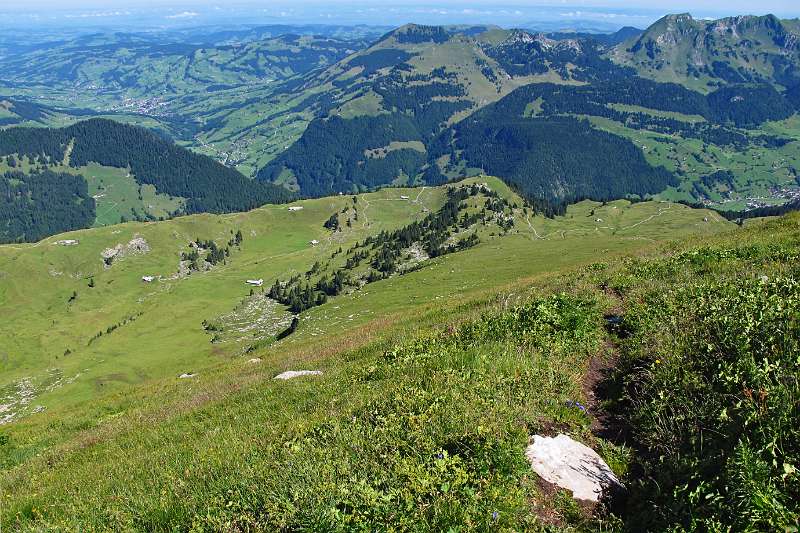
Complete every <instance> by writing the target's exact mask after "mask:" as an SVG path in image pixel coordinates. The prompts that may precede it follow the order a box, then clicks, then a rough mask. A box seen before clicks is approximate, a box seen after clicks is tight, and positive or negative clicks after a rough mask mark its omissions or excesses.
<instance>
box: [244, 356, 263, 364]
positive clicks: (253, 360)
mask: <svg viewBox="0 0 800 533" xmlns="http://www.w3.org/2000/svg"><path fill="white" fill-rule="evenodd" d="M247 362H248V363H260V362H261V359H260V358H258V357H254V358H252V359H250V360H249V361H247Z"/></svg>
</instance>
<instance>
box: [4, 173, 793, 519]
mask: <svg viewBox="0 0 800 533" xmlns="http://www.w3.org/2000/svg"><path fill="white" fill-rule="evenodd" d="M481 183H483V184H486V185H488V187H489V189H490V190H494V191H496V192H497V194H498V198H502V199H504V200H505V201H507V202H509V204H514V203H516V204H517V205H519V204H520V202H521V200H520V199H519V198H518V197H515V196H513V194H511V193H510V191H508V190H507V189H505V188H503V185H502V183H501V182H499V181H498V180H494V179H489V178H485V179H482V180H472V181H471V182H470V184H469V186H475V185H477V184H481ZM481 189H482V191H483V192H481V193H477V194H476V195H475V196H472V195H470V196H471V198H472V199H473V200H474V199H478V198H480V199H481V201H484V200H489V199H491V198H490V197H488V196H486V197H483V196H481V195H483V194H484V193H485V192H486V189H485V187H481ZM446 194H447V193H446V192H445V191H444V190H431V189H417V190H409V189H400V190H392V189H384V190H382V191H380V192H377V193H370V194H365V195H359V196H358V197H357V200H353V198H352V197H338V196H337V197H330V198H324V199H318V200H308V201H304V202H302V203H298V204H295V205H294V207H303V209H302V210H295V211H289V210H288V209H286V208H285V207H281V208H278V207H265V208H262V209H258V210H256V211H254V212H251V213H247V214H239V215H228V216H223V217H217V216H208V215H203V216H195V217H185V218H181V219H177V220H172V221H167V222H164V223H154V224H146V225H145V224H128V225H125V226H121V227H118V228H117V229H115V230H112V229H111V228H101V229H96V230H90V231H84V232H78V233H75V234H72V235H69V236H71V237H75V238H76V239H77V240H78V241H79V244H78V245H75V246H71V247H61V246H58V245H55V244H53V241H55V239H51V240H47V241H44V242H42V243H41V244H39V245H24V246H14V247H9V246H6V247H0V257H2V259H0V261H2V262H0V269H2V270H3V271H4V272H9V273H10V274H9V275H4V276H3V277H1V278H0V283H1V284H2V285H0V286H2V289H3V292H0V294H3V295H4V298H6V300H5V302H11V301H12V300H13V302H14V303H13V305H15V306H16V307H15V309H16V311H15V312H14V313H11V314H10V316H11V317H12V319H13V320H14V322H15V323H14V324H7V323H6V322H5V321H4V323H3V324H0V327H7V328H15V329H14V331H15V335H13V336H9V337H10V338H11V339H12V340H14V341H15V342H16V344H15V345H14V346H13V347H12V350H11V351H10V354H11V355H10V357H9V365H8V367H9V368H11V369H12V370H11V371H10V372H8V373H4V374H3V377H4V378H7V377H8V378H10V379H11V386H10V387H8V388H7V389H6V390H5V391H4V394H6V395H9V394H11V395H16V396H15V398H18V397H24V398H27V403H26V404H25V410H24V412H23V413H22V415H20V416H19V417H15V418H14V420H13V421H12V422H11V423H10V424H6V425H4V426H2V433H0V435H2V440H0V468H2V469H3V474H4V475H3V476H0V488H1V489H2V492H3V494H4V513H3V514H2V516H0V520H2V524H3V526H4V527H12V526H13V527H14V528H18V529H21V530H37V529H38V530H41V529H58V528H62V529H77V528H81V529H96V530H113V529H117V530H118V529H143V530H166V529H170V530H175V529H189V528H194V529H210V530H216V529H225V528H230V527H235V528H238V529H242V530H244V529H253V530H273V529H281V528H284V529H317V530H332V529H389V528H391V527H398V526H405V527H407V528H408V529H419V528H420V527H424V528H428V529H430V530H437V531H439V530H448V529H449V528H451V527H456V526H458V527H465V525H466V527H469V528H471V529H479V530H492V529H509V530H534V531H535V530H541V529H547V530H551V531H560V530H566V531H570V530H575V529H584V530H597V529H607V528H608V527H609V525H610V524H616V526H615V527H619V528H620V529H621V528H627V529H630V530H664V529H669V528H672V529H676V530H679V529H684V530H699V529H712V528H714V527H718V526H720V524H722V525H723V527H730V528H732V529H745V528H746V527H755V528H757V529H759V530H775V529H784V528H786V527H790V528H791V527H792V525H793V524H794V523H796V520H797V517H798V511H799V510H798V508H797V494H798V492H797V488H798V479H797V475H796V472H795V471H794V470H793V467H794V465H795V464H797V461H798V457H799V456H798V448H797V442H798V439H797V437H798V435H797V425H796V424H794V423H793V422H794V419H795V418H796V416H795V415H796V413H795V412H794V411H795V410H796V400H797V390H796V389H797V387H796V383H795V382H794V380H792V379H791V376H794V375H795V374H796V373H797V370H798V369H797V362H796V357H795V354H796V350H797V342H798V338H799V337H798V336H799V335H800V332H798V329H797V321H796V320H795V319H794V317H795V315H796V314H797V310H798V302H800V299H798V298H799V296H800V295H799V294H798V285H797V280H796V274H797V273H796V266H795V265H796V259H797V255H798V250H797V238H796V237H797V233H798V228H799V227H800V226H798V219H797V217H796V216H795V217H790V218H787V219H782V220H777V221H771V222H768V223H761V222H759V223H754V224H753V225H752V227H750V228H744V229H741V228H736V227H735V226H733V225H730V224H727V223H724V222H717V221H716V219H714V215H713V214H712V213H708V212H702V211H695V210H692V209H689V208H687V207H685V206H677V205H671V204H666V203H663V204H657V203H647V202H646V203H638V204H629V203H628V202H624V201H620V202H612V203H609V204H608V205H601V204H599V203H591V202H584V203H582V204H579V205H576V206H573V207H571V209H570V211H569V212H568V214H567V216H566V217H563V218H561V217H559V218H557V219H555V220H547V219H544V218H541V217H535V218H533V219H531V218H526V217H525V213H524V208H520V207H515V208H513V214H514V221H515V224H514V226H513V227H512V228H511V229H510V230H509V231H508V232H507V234H505V235H502V236H501V235H498V233H502V229H501V228H500V227H498V226H495V227H491V226H486V227H485V229H487V230H489V231H488V232H487V233H482V235H481V243H479V244H478V245H477V246H474V247H470V248H467V249H465V250H463V251H460V252H454V253H450V254H446V255H444V256H439V257H437V258H434V259H431V260H425V261H424V262H423V264H422V265H421V266H420V267H419V268H416V269H413V270H410V271H408V272H406V273H404V274H399V273H398V274H395V275H393V276H390V277H388V278H386V279H383V280H380V281H374V282H372V283H369V284H367V285H365V286H364V287H363V288H362V289H361V290H355V291H353V292H352V293H350V294H342V295H339V296H334V297H332V298H331V300H330V301H328V302H327V303H324V304H322V305H320V306H317V307H314V308H312V309H310V310H307V311H304V312H303V313H302V314H301V315H300V320H299V324H297V325H296V326H295V327H293V326H291V322H290V321H285V322H283V323H284V324H287V323H288V324H289V325H288V326H286V327H287V329H291V330H292V331H291V333H290V334H288V336H286V337H284V338H282V339H281V340H276V339H275V338H274V337H273V335H275V333H274V332H275V331H280V328H271V327H270V326H269V324H273V321H276V320H277V319H276V317H277V315H281V314H282V313H284V312H285V309H284V308H283V307H282V306H270V307H267V308H259V309H254V304H255V303H259V304H263V302H265V301H267V300H268V299H267V298H265V294H266V293H267V292H268V289H267V287H268V286H269V285H271V284H272V282H273V280H275V279H281V280H283V279H285V278H284V276H285V274H284V272H285V271H287V270H288V269H290V268H295V269H296V271H297V274H299V275H300V277H301V278H304V277H305V276H306V272H308V273H309V276H310V277H311V279H316V278H315V277H316V276H317V275H318V273H319V269H320V268H322V269H327V268H328V266H327V265H326V263H330V264H336V265H337V266H338V265H341V264H343V263H344V260H345V257H341V256H340V254H338V253H337V252H338V247H340V246H341V248H342V249H343V251H342V253H341V254H346V255H347V256H349V257H351V258H352V257H355V256H356V255H357V253H360V252H361V251H362V249H360V248H359V249H356V250H353V252H352V253H348V252H347V250H349V248H350V247H351V245H354V244H355V241H358V242H359V243H361V242H363V241H364V239H365V238H367V237H370V236H371V237H372V238H373V243H374V242H376V241H375V240H374V239H375V238H377V237H378V236H379V235H381V234H384V235H389V234H396V230H399V229H402V228H403V227H405V226H406V225H408V223H410V222H413V221H417V222H421V221H422V220H423V219H424V218H425V217H427V216H428V215H429V214H431V213H441V212H442V209H441V208H442V207H443V206H444V205H445V203H446V200H445V199H446ZM404 196H405V197H408V199H403V197H404ZM467 203H469V201H468V202H467ZM356 206H357V209H358V212H359V214H358V220H357V221H355V222H356V223H354V224H353V225H352V226H347V225H346V224H343V225H342V231H341V232H335V231H332V230H330V229H327V228H324V227H323V225H324V224H325V222H326V220H330V217H329V214H333V213H337V214H339V215H343V214H344V213H343V210H344V211H346V212H347V216H348V217H349V219H354V213H353V211H354V209H355V208H356ZM425 208H427V209H428V210H429V211H430V212H429V213H426V212H425ZM503 210H504V212H505V214H506V215H508V213H509V211H508V207H507V206H504V207H503ZM467 214H469V211H467ZM590 214H591V216H589V215H590ZM702 217H710V221H709V222H703V219H702ZM459 218H460V217H459ZM597 219H603V220H604V222H603V223H600V222H597ZM368 220H369V221H371V222H368ZM495 220H499V219H497V218H496V219H495ZM370 224H374V226H373V227H372V228H370ZM529 224H530V225H529ZM748 225H749V224H748ZM237 228H238V229H237ZM483 228H484V226H483V224H482V223H481V222H476V223H475V224H474V225H472V226H469V227H468V228H467V231H470V232H471V231H475V230H478V231H480V232H482V231H483ZM533 228H535V229H533ZM384 230H385V231H384ZM114 231H119V233H113V232H114ZM239 231H241V235H242V238H241V239H239V238H238V237H237V234H238V232H239ZM717 231H721V233H720V234H719V235H717V236H713V235H704V236H702V237H701V236H699V235H696V234H697V232H703V233H716V232H717ZM253 232H255V234H253ZM492 232H494V233H495V236H492V235H491V233H492ZM517 232H519V233H517ZM687 234H695V237H691V238H689V240H688V241H687V242H683V243H676V242H672V243H670V244H669V245H656V246H653V245H652V244H647V242H648V241H647V240H648V239H661V238H665V237H670V236H672V237H678V236H681V235H683V236H687ZM63 237H68V236H63ZM59 238H61V237H59ZM135 238H138V239H143V240H145V241H146V242H147V243H148V244H149V245H150V250H149V251H147V252H144V251H142V249H141V248H139V252H138V253H130V254H128V255H125V256H124V257H121V258H120V259H119V260H115V261H114V262H113V263H112V264H111V266H110V267H109V268H107V269H106V268H103V267H102V264H101V263H102V262H101V260H100V255H99V254H100V252H101V251H102V250H103V249H104V247H107V246H113V245H114V243H117V242H121V243H123V244H125V243H127V242H128V240H129V239H135ZM309 239H316V240H319V241H320V243H319V244H318V245H317V246H311V245H309V244H308V240H309ZM484 239H486V240H485V241H484ZM209 241H213V242H216V243H217V244H218V245H219V246H222V247H224V248H227V249H228V250H229V251H230V255H229V256H227V258H226V262H225V263H224V264H223V263H218V264H216V265H214V266H212V267H209V268H208V269H207V270H205V271H204V272H194V273H192V274H191V275H189V276H185V277H182V278H175V279H165V278H162V279H159V278H157V277H156V278H155V279H154V280H153V281H152V282H151V283H150V284H148V283H145V282H142V281H141V280H140V277H141V274H142V273H143V272H150V273H151V274H154V275H155V274H158V273H161V272H171V271H172V270H173V269H175V268H176V263H177V261H178V260H179V255H180V254H181V253H182V252H183V253H187V254H188V253H190V252H191V249H192V248H190V245H189V244H188V243H189V242H195V243H198V242H199V243H200V247H201V249H200V254H201V255H202V256H203V257H205V256H207V255H210V254H211V253H212V250H210V248H209V247H210V244H209ZM237 241H238V244H237ZM137 242H139V243H141V241H137ZM386 242H388V241H386ZM642 248H646V251H643V250H642ZM195 249H197V248H195ZM633 250H637V251H638V253H637V254H636V256H633V257H631V256H627V257H624V258H619V256H618V254H619V253H621V252H630V251H633ZM332 255H336V257H331V256H332ZM86 258H88V259H86ZM317 263H319V266H317V267H315V264H317ZM11 265H13V267H12V266H11ZM290 265H292V266H290ZM362 266H363V265H362ZM48 269H52V270H53V271H54V272H59V273H60V275H59V274H53V273H48V271H47V270H48ZM77 272H80V275H78V276H77V277H76V276H75V274H76V273H77ZM23 276H24V277H25V278H26V280H25V283H23V282H22V281H21V278H22V277H23ZM254 276H255V277H261V276H263V277H264V281H265V283H264V285H263V287H262V288H263V289H264V293H262V292H261V291H260V289H259V288H257V287H256V288H254V289H253V291H252V293H251V292H250V288H249V287H248V286H247V285H246V284H245V283H244V280H245V279H248V278H252V277H254ZM87 277H88V280H87V279H86V278H87ZM92 279H93V280H94V281H93V282H91V283H90V280H92ZM44 289H46V290H44ZM33 291H36V295H35V296H33ZM98 291H99V292H98ZM73 293H77V294H76V295H75V296H74V298H72V299H71V300H70V298H71V295H72V294H73ZM112 294H113V297H111V295H112ZM5 302H4V304H3V305H12V304H11V303H5ZM775 302H781V305H776V304H775ZM48 306H49V307H50V308H51V312H50V314H49V316H48V320H47V322H48V326H47V327H48V331H49V332H50V335H47V336H41V335H38V336H37V337H36V338H35V339H34V338H33V336H32V333H31V332H32V331H33V329H35V325H34V324H30V325H28V324H29V322H28V321H29V320H30V321H34V322H36V321H41V320H42V315H43V314H42V313H41V312H40V309H42V308H46V307H48ZM67 309H69V310H67ZM165 310H168V311H165ZM93 313H96V314H93ZM165 313H168V316H169V317H170V320H168V321H165V320H163V318H162V317H163V316H165ZM215 317H216V318H215ZM53 319H55V323H54V324H53V323H52V320H53ZM278 322H280V321H278ZM27 328H30V329H27ZM91 332H96V333H94V334H92V333H91ZM687 332H688V333H689V334H687ZM776 332H777V333H778V334H776ZM100 333H102V334H100ZM134 339H135V340H136V342H134ZM262 340H266V342H265V343H262V344H259V342H260V341H262ZM37 344H38V346H37ZM254 345H255V348H254V349H252V350H250V351H249V352H248V351H247V350H246V349H243V348H245V347H248V346H254ZM65 346H70V347H71V348H72V349H71V350H70V351H69V352H68V353H66V352H65V353H62V350H64V347H65ZM34 348H36V350H35V351H34ZM243 352H246V353H243ZM31 353H33V354H35V355H34V356H30V355H28V354H31ZM765 358H768V359H769V361H770V365H767V366H764V365H762V364H758V363H759V362H761V361H763V360H764V359H765ZM285 370H319V371H321V372H322V374H317V375H313V376H308V377H301V378H297V379H294V380H289V381H283V380H278V379H274V378H275V376H276V375H277V374H279V373H281V372H283V371H285ZM182 374H185V376H186V377H183V378H180V377H178V376H180V375H182ZM8 403H9V402H8V400H4V404H8ZM16 405H17V404H15V407H14V410H13V412H14V413H17V412H18V410H17V408H16ZM4 407H5V405H4ZM4 413H6V414H7V413H8V410H6V411H4ZM720 413H723V415H720ZM622 428H626V429H628V430H629V431H628V432H623V431H620V430H621V429H622ZM699 428H702V433H701V432H700V431H701V429H699ZM557 434H567V435H570V436H571V437H572V438H574V439H576V440H578V441H580V442H583V443H585V444H586V445H587V446H590V447H592V448H593V449H595V450H597V451H598V452H599V453H600V455H601V456H602V457H603V458H604V459H605V460H606V461H607V462H608V464H609V465H610V466H611V468H612V469H613V470H614V472H615V473H616V474H617V475H618V476H619V477H620V479H621V480H622V481H623V482H624V483H625V485H626V487H627V492H626V493H625V494H626V495H627V499H626V500H625V501H622V502H618V503H619V505H613V503H614V501H613V500H612V505H610V506H609V507H603V506H602V505H601V506H599V507H591V506H589V505H582V504H578V503H576V502H575V501H574V500H573V499H572V497H571V494H570V493H569V492H568V491H562V490H558V489H556V488H554V487H553V486H552V485H549V484H545V483H542V482H541V481H540V480H539V478H538V477H537V476H536V475H534V473H533V472H532V471H531V466H530V464H529V463H528V461H527V460H526V457H525V450H526V446H528V444H529V443H530V440H531V436H532V435H546V436H555V435H557ZM701 435H702V438H700V437H701ZM642 473H644V475H642ZM754 493H755V494H767V495H768V496H769V497H768V498H761V497H752V495H753V494H754ZM693 494H696V495H699V496H700V497H699V498H697V497H692V496H691V495H693ZM654 504H655V505H654ZM98 508H102V509H103V512H98V511H97V509H98ZM198 510H199V511H198Z"/></svg>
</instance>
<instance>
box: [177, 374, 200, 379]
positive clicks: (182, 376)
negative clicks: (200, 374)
mask: <svg viewBox="0 0 800 533" xmlns="http://www.w3.org/2000/svg"><path fill="white" fill-rule="evenodd" d="M196 375H197V374H181V375H180V376H178V377H179V378H180V379H187V378H193V377H195V376H196Z"/></svg>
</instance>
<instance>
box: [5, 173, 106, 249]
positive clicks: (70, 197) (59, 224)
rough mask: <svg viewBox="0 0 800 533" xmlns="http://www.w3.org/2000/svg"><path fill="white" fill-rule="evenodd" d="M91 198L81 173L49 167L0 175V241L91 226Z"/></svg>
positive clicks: (36, 239)
mask: <svg viewBox="0 0 800 533" xmlns="http://www.w3.org/2000/svg"><path fill="white" fill-rule="evenodd" d="M94 218H95V203H94V199H93V198H92V197H90V196H89V193H88V190H87V186H86V180H84V179H83V178H82V177H80V176H75V175H72V174H66V173H56V172H52V171H49V170H43V171H40V172H33V173H30V174H23V173H22V172H19V171H14V172H6V173H5V174H2V175H0V243H9V242H23V241H38V240H40V239H42V238H44V237H47V236H48V235H54V234H56V233H61V232H64V231H71V230H75V229H81V228H86V227H89V226H91V225H92V224H93V223H94Z"/></svg>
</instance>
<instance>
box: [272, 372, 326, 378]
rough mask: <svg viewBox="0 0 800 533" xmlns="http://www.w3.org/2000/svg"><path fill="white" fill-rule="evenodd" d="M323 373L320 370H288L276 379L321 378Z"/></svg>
mask: <svg viewBox="0 0 800 533" xmlns="http://www.w3.org/2000/svg"><path fill="white" fill-rule="evenodd" d="M321 375H322V372H321V371H319V370H287V371H286V372H283V373H282V374H278V375H277V376H275V379H293V378H299V377H300V376H321Z"/></svg>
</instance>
